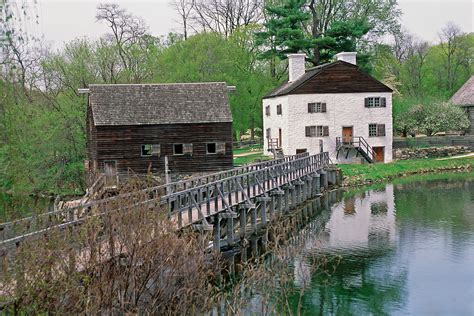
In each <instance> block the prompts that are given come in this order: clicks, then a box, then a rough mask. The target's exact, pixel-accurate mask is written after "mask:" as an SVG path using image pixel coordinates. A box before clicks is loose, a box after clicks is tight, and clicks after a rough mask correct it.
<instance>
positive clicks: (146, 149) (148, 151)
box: [142, 145, 153, 157]
mask: <svg viewBox="0 0 474 316" xmlns="http://www.w3.org/2000/svg"><path fill="white" fill-rule="evenodd" d="M152 153H153V146H152V145H142V156H143V157H150V156H151V155H152Z"/></svg>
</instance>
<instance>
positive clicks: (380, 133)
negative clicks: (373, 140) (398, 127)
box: [377, 124, 385, 136]
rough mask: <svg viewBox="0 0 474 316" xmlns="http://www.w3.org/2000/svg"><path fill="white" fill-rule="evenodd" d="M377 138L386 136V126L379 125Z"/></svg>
mask: <svg viewBox="0 0 474 316" xmlns="http://www.w3.org/2000/svg"><path fill="white" fill-rule="evenodd" d="M377 136H385V124H378V125H377Z"/></svg>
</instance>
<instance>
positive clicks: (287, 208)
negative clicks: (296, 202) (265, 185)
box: [285, 185, 290, 213]
mask: <svg viewBox="0 0 474 316" xmlns="http://www.w3.org/2000/svg"><path fill="white" fill-rule="evenodd" d="M289 186H290V185H286V186H285V213H289V212H290V187H289Z"/></svg>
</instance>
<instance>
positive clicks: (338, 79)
mask: <svg viewBox="0 0 474 316" xmlns="http://www.w3.org/2000/svg"><path fill="white" fill-rule="evenodd" d="M353 92H392V89H390V88H389V87H387V86H386V85H384V84H383V83H381V82H380V81H378V80H377V79H375V78H373V77H371V76H370V75H368V74H366V73H364V72H363V71H361V70H360V69H359V67H357V66H356V65H353V64H350V63H347V62H345V61H342V60H338V61H334V62H332V63H327V64H323V65H319V66H317V67H313V68H310V69H307V70H306V72H305V73H304V74H303V75H302V76H301V77H299V78H298V79H296V80H295V81H293V82H285V83H283V84H282V85H281V86H279V87H278V88H276V89H275V90H273V91H272V92H270V93H269V94H267V95H266V96H264V97H263V98H264V99H266V98H273V97H278V96H283V95H288V94H306V93H353Z"/></svg>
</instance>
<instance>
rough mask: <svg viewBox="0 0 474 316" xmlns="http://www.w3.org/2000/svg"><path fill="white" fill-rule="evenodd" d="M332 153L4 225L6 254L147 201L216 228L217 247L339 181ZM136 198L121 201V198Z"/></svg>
mask: <svg viewBox="0 0 474 316" xmlns="http://www.w3.org/2000/svg"><path fill="white" fill-rule="evenodd" d="M339 180H340V179H339V177H338V176H337V173H336V169H335V168H333V167H332V165H331V164H330V159H329V155H328V153H327V152H324V153H320V154H316V155H308V154H301V155H296V156H289V157H285V158H281V159H275V160H271V161H267V162H262V163H258V164H253V165H248V166H245V167H240V168H235V169H231V170H229V171H224V172H219V173H214V174H210V175H206V176H202V177H194V178H191V179H188V180H184V181H178V182H174V183H170V184H167V185H160V186H156V187H150V188H147V189H144V190H140V191H136V192H131V193H127V194H121V195H117V196H113V197H109V198H105V199H100V200H95V201H89V202H86V203H83V204H81V205H77V206H74V207H69V208H64V209H58V210H54V211H51V212H46V213H41V214H38V215H34V216H31V217H27V218H24V219H20V220H16V221H12V222H8V223H2V224H0V257H3V258H4V260H6V258H7V257H9V256H11V255H12V254H14V253H15V252H16V251H17V249H18V248H19V247H20V246H21V244H22V242H23V241H25V240H31V239H35V238H38V237H41V236H44V235H45V234H47V233H48V231H50V230H66V229H68V230H70V229H71V228H73V227H76V226H80V225H81V224H82V223H83V222H84V221H85V220H86V219H87V218H90V217H91V216H101V215H102V214H103V213H104V212H105V210H106V211H107V212H110V211H121V210H125V209H127V208H131V207H137V206H143V207H147V208H149V209H151V210H157V211H162V210H165V211H166V212H167V216H168V217H169V218H170V219H171V221H172V223H174V225H176V229H184V228H193V229H198V230H202V231H211V230H212V232H213V243H212V245H213V248H214V249H215V250H216V251H219V250H220V249H221V248H223V247H229V246H232V245H234V244H235V243H236V242H237V241H238V240H239V239H242V238H246V236H248V235H249V234H256V233H257V232H258V230H259V229H260V228H261V227H264V226H265V225H266V224H267V223H268V222H269V221H271V220H274V219H275V218H277V217H278V215H279V214H280V213H285V212H289V210H290V209H292V208H295V207H297V206H298V205H299V204H301V203H303V202H305V201H306V200H308V199H310V198H314V197H316V196H318V195H319V194H320V192H321V190H323V189H324V188H327V187H328V185H330V184H336V183H337V182H338V181H339ZM143 196H146V199H143ZM134 199H136V203H135V204H132V205H130V204H127V205H126V206H121V203H120V202H121V201H125V200H127V201H130V200H132V201H133V200H134Z"/></svg>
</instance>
